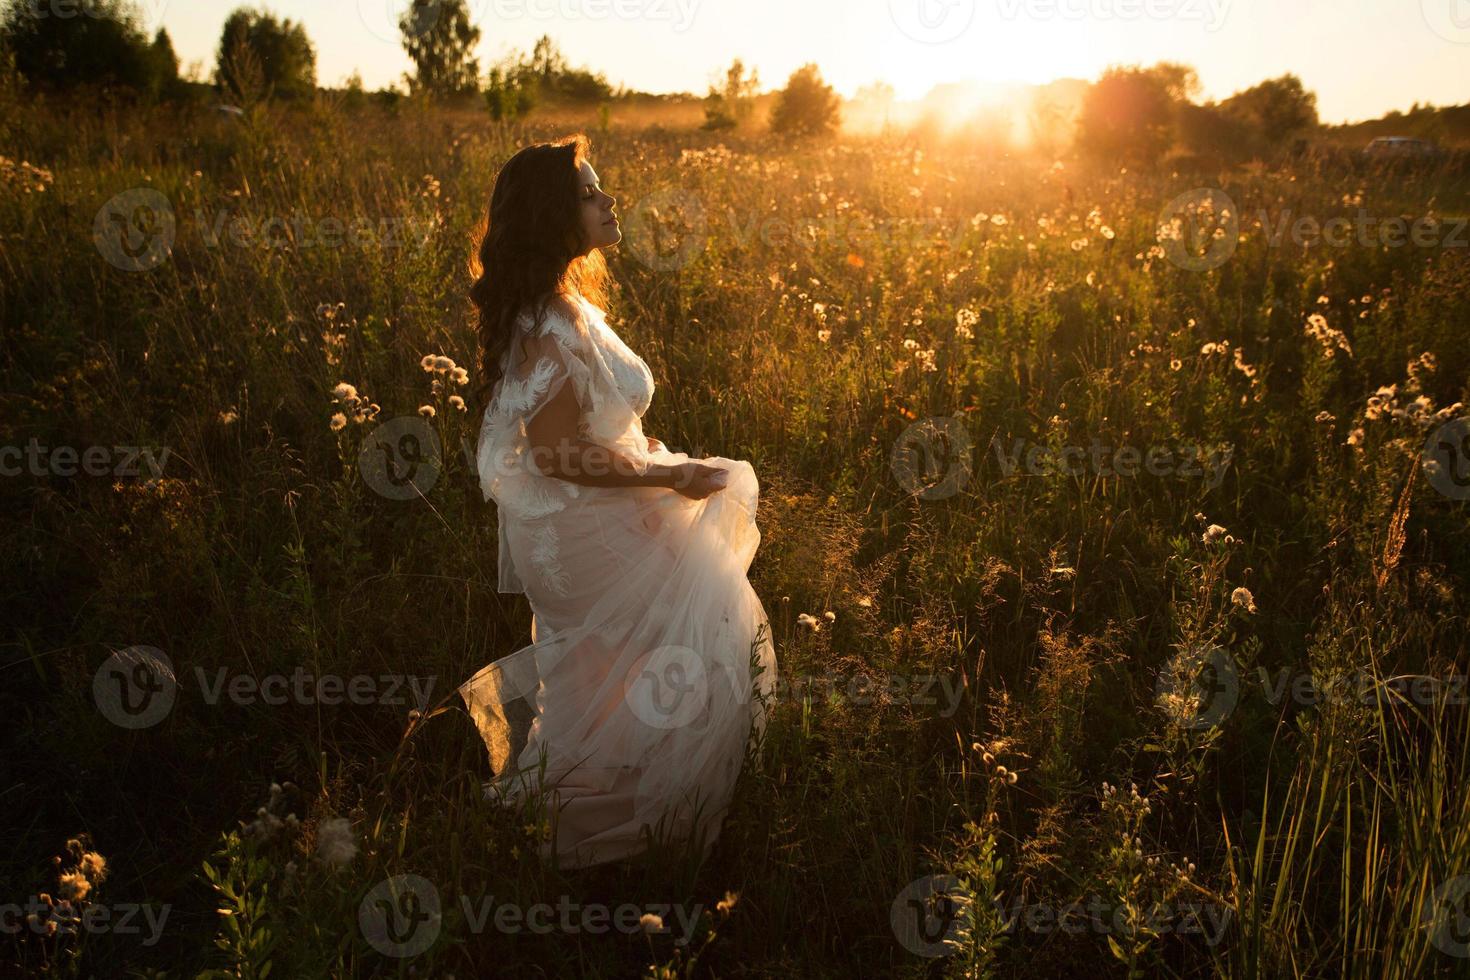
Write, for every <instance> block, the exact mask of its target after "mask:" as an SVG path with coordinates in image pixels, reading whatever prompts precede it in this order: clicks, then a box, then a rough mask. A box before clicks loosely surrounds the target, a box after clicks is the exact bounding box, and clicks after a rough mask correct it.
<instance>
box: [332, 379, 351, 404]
mask: <svg viewBox="0 0 1470 980" xmlns="http://www.w3.org/2000/svg"><path fill="white" fill-rule="evenodd" d="M332 397H333V398H335V399H336V400H337V401H339V402H348V401H353V400H356V398H357V389H356V388H354V387H352V385H350V384H348V383H347V382H345V381H341V382H338V384H337V387H335V388H333V389H332Z"/></svg>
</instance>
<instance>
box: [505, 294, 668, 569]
mask: <svg viewBox="0 0 1470 980" xmlns="http://www.w3.org/2000/svg"><path fill="white" fill-rule="evenodd" d="M595 329H597V324H595V323H593V322H591V321H590V320H589V318H587V317H586V316H583V315H579V314H578V313H577V310H576V308H574V307H567V308H566V311H565V312H562V311H559V310H558V309H556V308H555V307H551V308H548V309H547V311H546V315H545V317H544V318H543V320H542V322H541V323H540V324H539V325H535V324H532V323H530V322H526V321H523V322H522V323H521V324H518V325H517V333H516V336H515V337H514V338H512V340H511V346H510V350H508V351H507V352H506V360H505V362H504V364H505V365H506V373H505V375H504V376H503V377H502V378H501V380H500V382H499V384H497V385H496V388H495V393H494V395H493V397H492V398H491V400H490V404H489V405H488V406H487V407H486V409H485V417H484V422H483V424H482V426H481V428H480V439H479V446H478V452H477V454H476V455H477V466H478V469H479V476H480V487H481V490H482V491H483V492H484V494H485V499H487V500H491V499H493V500H494V501H495V503H496V506H497V509H498V511H499V519H500V525H501V528H502V532H501V535H500V562H499V564H500V591H502V592H521V591H524V587H523V585H522V583H521V581H520V578H519V576H517V575H516V574H515V568H514V566H513V562H512V561H511V560H510V557H509V554H508V551H507V545H506V535H505V533H504V528H505V527H507V526H508V525H509V524H510V523H511V522H515V521H522V522H523V521H534V520H537V519H540V518H544V517H547V516H549V515H551V514H554V513H556V512H558V511H560V510H562V509H564V508H565V507H566V506H567V502H568V501H569V500H572V499H575V498H577V497H579V496H580V495H581V487H580V485H578V484H575V483H572V482H570V481H567V480H562V479H558V478H556V477H549V476H545V475H544V474H543V473H542V472H541V471H540V470H539V469H537V468H536V467H534V466H533V465H531V455H532V454H531V446H530V439H529V436H528V433H527V425H528V424H529V423H530V422H531V421H532V420H534V419H535V418H536V417H537V416H538V415H539V414H540V413H541V412H542V411H544V410H545V409H546V408H547V406H549V405H551V404H552V403H553V401H555V400H556V399H558V397H559V396H561V395H562V393H563V392H564V391H568V392H569V394H570V397H571V398H573V399H575V405H576V415H577V420H576V436H577V437H578V438H580V439H582V440H585V441H586V442H589V443H592V444H594V445H598V446H603V447H605V448H607V449H609V450H612V451H614V452H616V453H617V454H618V455H619V456H621V457H623V458H624V459H626V460H627V461H628V462H629V464H630V465H631V467H632V468H633V470H634V472H636V473H638V474H639V475H642V474H644V473H646V472H647V471H648V468H649V467H650V466H652V465H653V463H654V460H653V458H652V456H651V455H650V454H649V452H648V440H647V439H646V438H645V437H644V435H643V425H642V422H641V421H640V419H639V416H638V413H637V412H636V411H635V410H634V407H633V405H631V404H630V403H629V402H628V399H627V397H626V395H625V394H624V393H623V392H622V391H621V390H620V389H619V387H618V384H617V381H616V379H615V378H614V375H613V373H612V370H611V369H610V368H609V367H608V364H607V360H606V358H605V357H604V355H603V352H602V348H601V345H599V344H598V343H597V342H596V340H595V339H594V337H593V331H594V330H595ZM558 404H559V407H560V408H565V407H566V399H565V398H562V400H561V402H559V403H558ZM568 434H569V435H570V433H568Z"/></svg>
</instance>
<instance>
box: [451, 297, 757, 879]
mask: <svg viewBox="0 0 1470 980" xmlns="http://www.w3.org/2000/svg"><path fill="white" fill-rule="evenodd" d="M574 305H575V307H576V309H577V310H578V313H579V315H578V316H577V318H576V319H575V321H574V320H572V319H568V318H567V317H565V316H562V315H559V314H557V313H556V312H555V311H553V310H548V311H547V314H546V317H545V320H544V322H543V323H542V324H541V326H540V327H539V328H533V326H532V322H531V319H530V317H529V315H524V314H523V316H522V318H521V321H520V322H519V323H518V325H517V330H518V333H517V336H516V337H515V338H514V339H513V341H512V343H511V345H510V349H509V350H508V351H507V352H506V355H505V358H504V360H503V362H502V364H503V365H504V367H505V369H506V374H505V375H504V377H503V379H502V381H501V382H500V383H499V384H498V385H497V387H496V389H495V393H494V395H493V397H492V399H491V402H490V405H489V407H488V408H487V409H486V412H485V417H484V422H483V425H482V428H481V432H480V442H479V448H478V465H479V471H480V480H481V486H482V488H483V489H484V492H485V495H486V497H487V499H494V500H495V502H496V505H497V511H498V514H499V537H500V544H499V548H500V555H499V574H500V582H499V586H498V588H499V589H500V591H502V592H524V593H525V595H526V597H527V599H528V600H529V601H530V605H531V611H532V614H533V617H532V627H531V641H532V642H531V644H530V645H529V646H526V647H523V648H522V649H520V650H517V651H516V652H514V653H512V654H510V655H509V656H506V657H503V658H501V659H499V660H497V661H495V662H494V663H492V664H490V665H489V666H487V667H485V668H484V669H483V670H481V671H480V672H479V673H477V674H476V675H475V676H474V677H472V678H471V679H470V680H469V681H467V682H466V683H465V684H464V685H463V686H461V688H460V689H459V693H460V695H461V696H462V697H463V699H464V702H465V705H466V707H467V709H468V711H469V713H470V715H471V716H472V717H473V718H474V720H475V723H476V725H477V727H478V729H479V731H480V734H481V736H482V737H483V738H484V739H485V743H486V746H487V747H488V748H489V751H490V761H491V766H492V768H493V769H494V770H495V773H496V779H495V780H494V781H493V782H492V783H490V784H488V785H487V787H486V794H487V797H489V798H492V799H495V800H498V801H499V802H501V803H503V804H506V805H521V804H523V803H526V802H528V801H529V800H530V799H531V798H534V799H537V800H540V801H542V802H544V803H545V804H546V813H547V816H548V817H549V818H550V820H551V823H552V828H553V830H552V839H551V841H550V842H548V843H547V845H546V847H545V849H544V850H543V857H546V858H548V859H554V860H555V861H556V862H557V863H558V864H559V865H560V866H561V867H583V866H587V865H592V864H599V863H603V862H606V861H613V860H618V859H621V858H625V857H631V856H633V855H636V854H638V853H640V852H641V851H643V850H644V849H645V847H646V846H647V844H648V842H649V840H650V839H658V840H661V841H668V840H677V841H688V842H693V843H694V844H695V845H696V846H697V847H699V848H701V849H702V850H707V849H708V847H709V845H711V844H712V843H713V842H714V840H715V838H716V837H717V836H718V835H719V829H720V822H721V819H722V817H723V816H724V813H725V811H726V809H727V808H728V805H729V801H730V796H731V793H732V791H733V788H734V784H735V780H736V777H737V776H738V775H739V772H740V767H741V764H742V762H743V760H744V757H745V752H746V747H747V744H748V741H749V739H750V738H751V736H752V734H753V733H758V732H759V731H760V730H761V729H762V728H763V726H764V724H765V711H764V708H763V705H762V698H764V697H768V696H769V695H770V693H771V692H772V691H773V690H774V688H775V678H776V657H775V649H774V647H773V646H772V644H771V640H770V624H769V621H768V620H767V618H766V613H765V610H764V608H763V607H762V605H761V602H760V599H759V598H758V597H757V596H756V594H755V590H754V589H752V588H751V586H750V581H749V579H748V578H747V572H748V570H749V568H750V563H751V560H752V559H753V557H754V555H755V551H756V548H757V546H758V545H759V544H760V532H759V531H758V530H757V528H756V523H755V514H756V505H757V500H758V498H759V492H760V488H759V484H758V483H757V481H756V476H755V471H754V470H753V469H752V468H751V466H750V464H749V463H747V462H744V461H739V460H731V459H725V458H722V457H714V458H705V459H702V460H701V462H704V463H706V464H708V465H710V466H717V467H720V468H722V469H726V470H728V471H729V478H728V480H729V482H728V485H727V487H726V489H724V490H721V491H718V492H716V493H715V494H713V495H712V496H710V497H708V498H706V499H704V500H701V501H694V500H690V499H688V498H687V497H685V496H683V495H682V494H679V493H677V492H675V491H673V490H668V489H663V488H656V487H637V488H605V487H587V486H581V485H578V484H574V483H570V482H568V481H565V480H561V479H557V478H553V477H546V476H542V475H541V474H540V473H539V472H538V471H537V470H536V469H535V468H534V467H532V466H530V465H528V463H529V460H528V455H529V442H528V440H527V436H526V423H527V421H528V420H530V419H531V418H534V416H535V414H536V412H537V411H539V410H540V409H541V408H542V407H543V406H545V405H546V404H547V403H548V402H550V401H551V399H552V398H553V397H555V395H556V394H557V393H558V392H559V391H560V390H561V388H562V386H563V385H565V384H567V383H571V384H572V386H573V390H574V392H575V393H576V396H577V401H578V402H579V404H580V405H581V408H582V415H581V418H580V423H579V424H580V429H581V436H582V438H583V439H585V440H587V441H589V442H592V443H595V444H597V445H599V446H604V447H607V448H609V449H612V450H615V451H616V452H618V453H619V454H620V455H622V456H624V457H626V458H627V459H628V460H630V461H631V462H632V463H633V465H634V466H635V467H636V468H637V469H638V471H639V472H643V471H644V470H645V469H646V468H647V467H648V466H649V465H652V464H653V463H655V462H656V463H662V464H666V465H672V464H674V463H680V462H687V461H688V460H689V459H690V457H689V456H688V455H686V454H684V453H671V452H668V451H666V450H660V451H659V452H657V453H652V454H650V453H649V452H648V448H647V439H646V438H645V436H644V435H643V429H642V424H641V418H642V416H643V414H644V413H645V412H646V411H647V410H648V406H649V404H650V403H651V401H652V400H653V376H652V375H651V374H650V373H649V370H648V365H647V364H645V363H644V362H643V360H642V358H640V357H638V355H637V354H635V353H634V352H633V351H632V350H630V349H629V348H628V346H627V345H626V344H625V343H623V341H622V339H621V338H619V337H618V336H617V334H616V333H614V332H613V330H612V329H611V328H610V327H609V326H608V325H607V321H606V318H605V316H604V314H603V312H602V311H601V310H600V309H598V308H597V307H596V306H594V305H593V304H591V303H589V302H587V301H586V300H583V299H577V300H575V301H574ZM522 340H524V352H523V351H522Z"/></svg>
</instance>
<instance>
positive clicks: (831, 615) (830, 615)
mask: <svg viewBox="0 0 1470 980" xmlns="http://www.w3.org/2000/svg"><path fill="white" fill-rule="evenodd" d="M822 618H823V619H825V620H826V621H827V622H829V623H835V622H837V614H836V613H835V612H833V611H832V610H830V609H828V610H827V611H826V612H824V613H822Z"/></svg>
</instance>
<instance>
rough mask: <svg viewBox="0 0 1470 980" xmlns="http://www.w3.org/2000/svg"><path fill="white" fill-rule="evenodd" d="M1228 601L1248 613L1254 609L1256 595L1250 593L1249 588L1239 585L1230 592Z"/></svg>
mask: <svg viewBox="0 0 1470 980" xmlns="http://www.w3.org/2000/svg"><path fill="white" fill-rule="evenodd" d="M1230 601H1231V602H1232V603H1233V604H1235V605H1237V606H1239V607H1241V608H1242V609H1244V610H1245V611H1246V612H1248V613H1253V612H1255V611H1256V597H1255V596H1253V595H1251V590H1250V589H1247V588H1246V587H1245V586H1241V587H1240V588H1238V589H1236V590H1235V591H1234V592H1232V593H1230Z"/></svg>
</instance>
